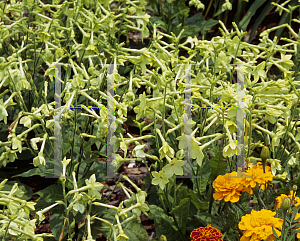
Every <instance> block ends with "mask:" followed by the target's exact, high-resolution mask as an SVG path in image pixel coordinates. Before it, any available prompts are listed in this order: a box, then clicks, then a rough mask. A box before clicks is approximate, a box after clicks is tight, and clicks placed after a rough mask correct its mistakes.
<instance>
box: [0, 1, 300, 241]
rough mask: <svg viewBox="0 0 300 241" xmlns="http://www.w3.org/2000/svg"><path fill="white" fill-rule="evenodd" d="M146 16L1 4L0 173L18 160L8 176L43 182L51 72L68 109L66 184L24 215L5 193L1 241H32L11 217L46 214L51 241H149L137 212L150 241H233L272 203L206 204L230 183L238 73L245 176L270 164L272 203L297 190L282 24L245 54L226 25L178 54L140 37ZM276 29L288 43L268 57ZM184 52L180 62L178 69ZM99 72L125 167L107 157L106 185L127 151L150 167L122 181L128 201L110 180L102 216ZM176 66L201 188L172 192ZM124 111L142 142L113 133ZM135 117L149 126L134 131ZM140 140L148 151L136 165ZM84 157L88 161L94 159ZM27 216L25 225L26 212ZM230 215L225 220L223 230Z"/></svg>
mask: <svg viewBox="0 0 300 241" xmlns="http://www.w3.org/2000/svg"><path fill="white" fill-rule="evenodd" d="M113 3H114V4H113ZM28 4H29V6H30V8H29V9H28V8H27V6H28ZM145 5H146V3H145V2H144V1H126V2H124V1H120V2H116V3H115V2H112V1H64V2H60V1H54V2H53V3H52V4H45V3H42V2H41V1H36V2H35V1H23V2H21V3H20V2H16V1H10V2H9V3H7V2H1V5H0V6H1V9H2V10H0V13H1V15H0V17H1V19H2V22H1V24H0V32H1V36H2V38H1V46H2V48H1V49H0V53H1V63H0V76H1V78H0V89H1V93H0V121H2V122H1V123H0V124H1V126H0V127H1V129H0V133H1V135H0V154H1V155H0V163H1V166H3V167H6V165H7V163H9V162H14V161H15V160H16V159H18V158H23V159H25V160H31V161H32V164H33V166H31V169H29V170H26V171H23V172H22V173H18V174H17V175H15V176H21V177H30V176H33V175H40V176H47V175H48V176H49V175H53V169H54V160H53V153H54V152H55V150H54V145H53V140H54V124H55V122H54V119H53V118H54V115H55V113H56V111H57V110H56V106H55V102H53V96H54V94H55V91H54V86H55V85H54V75H55V66H56V65H58V64H59V65H61V66H62V70H63V71H62V72H63V74H62V95H61V97H62V100H61V103H62V106H63V107H65V108H64V111H63V112H62V114H61V119H62V126H63V128H62V129H63V131H62V133H63V153H62V154H63V157H64V159H63V161H62V165H63V172H62V175H63V176H70V177H69V178H60V179H59V180H58V183H57V184H54V185H51V186H49V187H48V188H46V189H44V190H41V191H39V192H37V194H38V195H39V196H40V198H39V199H38V200H37V201H36V203H37V207H36V208H35V209H34V208H33V204H30V203H29V202H28V203H29V204H28V203H27V202H25V201H22V200H21V201H20V200H19V199H20V198H21V197H22V196H19V197H18V199H16V200H19V201H16V203H17V204H16V205H15V206H14V207H13V208H12V207H10V206H9V205H11V204H9V203H8V202H7V200H9V199H10V198H9V196H12V195H9V194H8V193H7V191H5V192H4V194H3V195H6V194H8V195H6V196H5V197H4V201H3V202H2V205H8V206H7V207H8V210H10V208H11V210H10V211H3V212H4V213H5V214H4V213H3V215H4V216H6V218H5V217H4V216H3V220H4V222H3V223H5V225H6V230H2V231H3V232H4V233H6V236H5V237H7V235H13V234H12V233H13V232H14V235H15V236H17V237H18V236H20V237H18V238H20V240H23V239H24V238H25V237H29V236H26V235H31V236H30V237H29V238H31V237H32V239H33V238H34V234H33V232H32V229H34V226H31V227H30V230H29V229H27V228H26V227H25V226H24V225H25V224H24V225H23V224H22V225H21V221H22V220H21V221H20V222H19V221H18V218H17V216H18V215H17V216H16V215H15V216H14V214H15V213H16V212H20V213H21V214H20V217H24V218H28V215H27V216H24V212H25V213H26V212H27V213H28V210H29V211H32V214H35V215H36V216H35V219H36V220H38V222H39V223H40V221H42V220H43V218H44V217H43V213H45V212H48V211H49V210H52V214H51V215H53V219H51V222H50V226H51V231H52V234H53V236H54V238H55V239H56V240H74V239H76V240H95V238H96V235H97V232H101V233H103V234H104V235H105V237H106V238H107V239H108V240H114V241H115V240H128V239H129V240H146V239H147V232H146V231H145V229H144V228H143V226H142V225H141V224H140V214H141V212H143V213H145V214H146V215H147V214H148V215H149V218H151V219H153V220H154V221H155V228H156V233H157V237H161V235H165V237H166V239H168V240H178V239H180V240H187V239H188V238H190V233H191V232H192V231H193V230H194V229H196V228H198V227H200V226H207V224H213V225H215V226H218V227H220V228H221V232H222V233H224V236H225V237H226V238H228V240H229V239H230V240H235V239H239V235H240V236H241V230H239V229H238V223H239V222H240V220H241V216H242V214H244V213H243V212H247V211H249V207H248V206H247V205H248V204H249V200H250V199H251V198H253V199H254V198H256V199H255V200H254V201H255V207H254V208H256V209H258V208H260V207H259V206H258V205H261V202H260V201H259V202H258V201H257V200H262V199H265V198H266V199H267V200H268V202H267V205H266V207H268V208H269V207H270V206H271V204H272V202H275V195H276V193H275V191H274V190H269V189H265V190H266V191H263V192H260V191H259V190H256V194H257V195H258V196H255V197H254V196H253V197H251V195H252V194H249V193H243V195H242V198H241V201H239V202H238V203H237V204H236V206H233V205H232V206H231V205H230V204H228V202H224V201H219V200H218V201H214V199H213V194H214V189H213V186H212V183H213V181H214V180H215V179H216V178H217V177H218V176H219V175H224V174H225V173H229V172H233V171H234V170H235V163H236V160H235V157H236V152H237V145H236V139H237V137H236V133H235V132H236V127H237V125H236V121H237V120H236V119H237V117H236V109H234V108H235V107H236V106H237V104H238V103H237V101H238V96H237V85H238V83H237V77H236V69H237V68H236V65H237V64H239V65H241V66H243V68H244V80H245V88H244V103H245V120H244V122H245V138H244V143H245V160H246V163H247V164H251V163H252V164H254V165H255V164H257V162H259V161H263V163H264V167H265V165H266V163H267V164H269V165H270V170H271V171H272V175H273V176H275V177H276V178H277V179H276V178H275V179H276V180H273V182H274V183H277V184H278V185H282V186H281V189H280V191H282V192H286V193H288V191H287V189H288V188H290V189H291V185H292V184H294V183H297V182H299V177H298V176H295V173H298V170H299V153H300V144H299V139H300V134H299V133H300V132H299V131H300V129H299V128H300V127H299V122H298V120H299V114H300V113H299V98H300V92H299V84H300V81H299V76H298V68H299V65H298V62H297V61H298V53H299V50H298V47H299V40H298V38H297V36H298V34H296V33H295V31H294V30H293V29H292V28H290V27H289V25H287V24H284V25H280V26H277V27H274V28H272V29H268V30H266V31H264V32H262V33H261V35H260V36H261V39H260V41H261V43H260V44H258V45H253V44H249V43H247V42H244V41H243V38H244V36H245V34H246V33H245V32H243V31H242V30H239V28H238V27H237V26H236V24H235V23H233V26H234V29H232V30H230V32H229V31H228V30H227V29H226V28H225V26H224V24H223V23H222V22H221V21H220V22H219V23H220V26H221V28H220V31H221V32H222V36H218V37H214V38H213V39H212V40H211V41H207V40H198V39H197V38H192V37H187V39H186V41H184V42H183V43H180V39H181V35H182V34H183V33H184V29H182V31H181V32H180V33H179V34H178V35H175V34H173V33H171V35H170V34H166V33H164V32H162V31H159V30H158V29H157V26H156V24H154V25H153V34H151V36H150V33H149V31H148V29H147V23H148V22H149V15H148V14H145ZM25 9H27V10H28V15H27V14H26V16H25V14H24V12H25ZM10 12H12V13H15V14H9V13H10ZM295 21H298V20H297V19H295ZM284 27H287V28H288V29H289V31H290V32H291V33H292V36H294V39H283V40H284V41H286V42H288V43H287V44H284V45H279V44H278V42H277V39H276V38H275V39H273V40H271V39H270V38H269V34H270V32H272V31H275V30H277V29H279V28H284ZM131 31H139V32H141V36H142V39H143V40H144V41H145V42H144V43H142V44H141V46H140V48H138V49H134V48H132V47H131V46H130V42H127V41H126V39H127V36H128V35H127V34H128V33H129V32H131ZM126 33H127V34H126ZM148 37H151V40H149V39H148V40H147V38H148ZM164 38H167V39H169V41H168V42H169V43H167V42H166V41H164ZM182 51H185V52H186V53H187V54H186V55H184V56H183V55H182V54H180V52H182ZM108 64H113V65H114V66H115V68H114V71H113V73H112V75H113V79H114V87H115V95H114V100H113V102H114V109H115V117H114V118H115V125H116V126H115V137H116V138H115V151H117V150H118V149H119V148H120V149H121V150H123V152H124V156H123V157H122V156H121V155H116V158H115V160H114V164H115V172H117V170H118V168H119V167H120V166H121V164H122V162H124V161H128V160H132V158H128V157H127V150H128V145H129V144H130V143H134V144H135V148H134V151H133V153H132V154H133V157H134V158H137V159H135V160H137V161H143V160H145V158H147V159H148V160H149V161H150V162H151V167H148V165H147V162H146V161H145V165H146V167H147V170H148V172H149V176H147V177H144V178H143V180H144V185H143V187H142V189H140V188H138V187H137V186H136V185H135V184H134V183H133V182H132V181H131V180H130V179H129V178H128V177H126V176H123V178H124V179H125V180H126V181H128V182H130V183H131V185H132V186H133V187H134V188H135V190H136V193H133V192H132V191H130V190H129V189H127V188H126V187H124V186H123V184H122V183H121V182H120V179H119V180H118V182H117V185H116V186H119V187H121V188H122V189H123V190H124V192H125V194H126V196H127V198H128V199H127V200H125V201H124V203H121V204H120V205H119V206H118V207H115V206H112V205H108V204H106V203H107V201H108V200H107V199H105V198H103V196H102V195H101V191H102V189H104V187H103V184H101V183H100V181H101V180H103V179H101V178H97V177H98V176H100V175H101V176H103V174H104V175H105V171H106V170H105V165H103V164H105V163H99V162H98V161H96V159H97V157H98V156H104V157H105V156H106V146H107V144H106V138H107V128H108V126H107V116H108V113H107V112H108V110H107V109H106V106H107V104H108V98H107V97H108V96H107V95H108V94H107V91H106V87H107V84H106V82H107V77H106V76H107V74H108V68H107V65H108ZM119 65H121V66H119ZM187 65H188V66H191V78H192V84H191V93H192V97H191V99H192V102H193V106H194V107H195V109H194V110H193V111H192V121H191V127H192V133H191V135H190V136H191V145H192V153H191V158H192V160H193V161H192V167H191V170H192V173H193V175H194V176H200V178H192V179H191V181H190V182H187V181H185V180H184V179H182V180H178V179H177V178H176V175H183V171H184V168H185V167H184V156H185V154H186V153H185V151H184V146H185V141H186V136H185V108H184V107H185V102H184V101H185V100H184V99H185V94H186V90H185V87H186V81H185V77H186V75H185V71H186V70H187V69H186V66H187ZM117 66H118V67H117ZM55 81H58V80H57V79H55ZM138 91H139V92H141V93H139V94H138ZM72 106H83V109H84V111H86V112H85V113H84V111H83V110H81V111H78V110H77V109H74V110H72V109H71V107H72ZM88 106H96V107H97V109H96V110H95V109H89V108H87V107H88ZM228 107H233V108H228ZM131 110H133V111H134V113H136V120H135V121H136V123H137V124H136V125H137V126H138V128H139V129H140V137H133V136H132V135H130V133H127V137H125V135H126V133H125V130H124V128H123V126H122V124H124V123H126V122H128V121H129V120H128V119H129V118H128V111H131ZM143 117H147V118H148V119H151V120H152V121H151V123H149V124H147V125H145V123H143V122H141V120H142V118H143ZM144 125H145V126H144ZM142 140H144V141H146V142H148V144H150V146H151V150H150V151H148V152H147V153H145V152H144V149H143V148H144V144H143V143H142ZM93 144H95V145H96V147H97V150H96V151H95V150H94V151H92V149H91V146H92V145H93ZM263 146H268V147H269V156H268V157H266V156H263V157H260V155H259V154H257V151H258V150H259V151H260V148H261V147H263ZM285 177H286V178H285ZM185 184H187V185H185ZM3 185H4V184H3ZM148 187H150V188H149V189H148ZM15 189H16V187H15ZM146 189H147V192H146V191H144V190H146ZM13 190H14V189H13ZM54 193H56V195H53V194H54ZM259 195H263V196H262V198H260V196H259ZM147 196H148V200H147V201H146V197H147ZM5 200H6V201H5ZM254 201H253V202H254ZM26 205H27V207H28V208H27V209H26V210H27V211H24V212H23V211H22V210H25V209H24V208H26ZM28 205H29V206H28ZM124 205H125V206H126V207H125V206H124ZM19 207H20V208H19ZM29 207H30V208H29ZM235 208H236V209H235ZM13 209H14V210H13ZM18 209H19V210H18ZM245 210H247V211H245ZM236 214H238V215H236ZM11 215H13V216H11ZM230 215H231V216H233V215H236V217H235V218H233V219H229V218H228V216H230ZM7 218H8V219H9V220H11V221H8V219H7ZM17 221H18V222H19V223H18V222H17ZM23 221H24V220H23ZM82 221H83V224H82V223H81V224H80V222H82ZM33 224H34V222H32V225H33ZM27 225H28V224H27ZM132 230H137V232H133V231H132ZM24 232H25V233H24ZM21 235H23V236H22V237H21ZM35 236H36V238H39V237H41V236H37V235H35ZM17 237H16V238H17ZM157 239H158V238H157Z"/></svg>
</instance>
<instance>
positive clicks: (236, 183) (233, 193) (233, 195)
mask: <svg viewBox="0 0 300 241" xmlns="http://www.w3.org/2000/svg"><path fill="white" fill-rule="evenodd" d="M228 176H237V173H236V172H231V173H226V174H225V175H224V176H221V175H219V176H218V177H217V178H216V179H215V180H214V181H213V188H214V189H215V190H216V193H214V194H213V197H214V199H215V200H222V199H223V198H224V200H225V202H228V201H230V202H233V203H235V202H238V201H239V199H240V198H239V196H240V195H241V194H240V193H239V192H240V191H243V190H244V184H245V178H230V177H228Z"/></svg>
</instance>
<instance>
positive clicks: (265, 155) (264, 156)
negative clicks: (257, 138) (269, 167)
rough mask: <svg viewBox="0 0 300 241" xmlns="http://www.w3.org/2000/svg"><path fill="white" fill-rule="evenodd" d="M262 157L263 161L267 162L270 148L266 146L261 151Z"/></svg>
mask: <svg viewBox="0 0 300 241" xmlns="http://www.w3.org/2000/svg"><path fill="white" fill-rule="evenodd" d="M260 157H261V159H262V161H263V162H264V161H266V160H267V159H268V158H269V148H268V147H267V146H264V147H263V148H262V150H261V153H260Z"/></svg>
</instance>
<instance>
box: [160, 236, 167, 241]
mask: <svg viewBox="0 0 300 241" xmlns="http://www.w3.org/2000/svg"><path fill="white" fill-rule="evenodd" d="M159 241H167V238H166V236H165V235H160V239H159Z"/></svg>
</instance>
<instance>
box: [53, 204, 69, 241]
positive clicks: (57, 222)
mask: <svg viewBox="0 0 300 241" xmlns="http://www.w3.org/2000/svg"><path fill="white" fill-rule="evenodd" d="M63 226H64V211H63V210H57V209H53V210H52V213H51V218H50V228H51V232H52V234H53V235H54V238H55V240H59V237H60V234H61V232H62V229H63ZM67 233H68V225H67V223H66V224H65V227H64V232H63V236H62V237H65V236H66V234H67Z"/></svg>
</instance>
